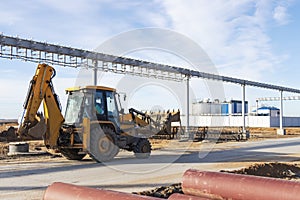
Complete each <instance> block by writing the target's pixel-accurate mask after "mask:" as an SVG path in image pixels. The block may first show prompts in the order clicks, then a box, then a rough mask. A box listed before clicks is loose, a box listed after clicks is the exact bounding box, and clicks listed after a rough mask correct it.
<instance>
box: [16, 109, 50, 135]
mask: <svg viewBox="0 0 300 200" xmlns="http://www.w3.org/2000/svg"><path fill="white" fill-rule="evenodd" d="M46 129H47V126H46V123H45V118H44V116H43V115H42V114H39V113H38V115H37V116H36V117H35V122H34V123H32V124H30V125H29V124H26V123H24V124H22V126H20V127H19V130H18V135H19V136H20V137H21V138H23V139H35V140H40V139H43V136H44V134H45V133H46Z"/></svg>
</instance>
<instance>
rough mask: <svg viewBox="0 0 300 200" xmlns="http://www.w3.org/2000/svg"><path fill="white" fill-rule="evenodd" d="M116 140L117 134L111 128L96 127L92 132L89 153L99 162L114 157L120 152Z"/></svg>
mask: <svg viewBox="0 0 300 200" xmlns="http://www.w3.org/2000/svg"><path fill="white" fill-rule="evenodd" d="M116 141H117V135H116V133H115V131H114V130H112V129H111V128H109V127H103V128H100V127H98V128H94V129H93V130H91V132H90V149H89V155H90V156H91V157H92V158H93V159H94V160H96V161H97V162H105V161H109V160H111V159H113V158H114V157H115V156H116V155H117V154H118V153H119V147H118V146H117V145H116Z"/></svg>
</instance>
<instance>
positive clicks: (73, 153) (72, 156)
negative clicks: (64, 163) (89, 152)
mask: <svg viewBox="0 0 300 200" xmlns="http://www.w3.org/2000/svg"><path fill="white" fill-rule="evenodd" d="M78 152H79V149H60V153H61V154H62V155H63V156H64V157H65V158H66V159H68V160H82V159H83V157H84V156H85V155H86V154H78Z"/></svg>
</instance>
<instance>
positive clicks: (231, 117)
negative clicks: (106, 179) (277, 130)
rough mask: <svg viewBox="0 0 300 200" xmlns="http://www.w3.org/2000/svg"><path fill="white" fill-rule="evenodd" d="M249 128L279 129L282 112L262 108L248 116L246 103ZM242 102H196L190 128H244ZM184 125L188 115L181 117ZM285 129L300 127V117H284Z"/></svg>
mask: <svg viewBox="0 0 300 200" xmlns="http://www.w3.org/2000/svg"><path fill="white" fill-rule="evenodd" d="M245 104H246V106H245V107H246V108H245V115H246V116H245V118H246V120H245V121H246V126H247V127H279V123H280V119H279V117H280V110H279V109H278V108H275V107H261V108H258V109H257V111H256V110H254V111H252V112H251V113H249V115H248V102H246V103H245ZM241 112H242V106H241V101H236V100H232V101H230V102H224V103H219V102H217V101H214V102H209V101H208V102H204V101H200V102H196V103H194V104H193V105H192V113H191V115H190V118H189V123H190V126H194V127H201V126H211V127H241V126H243V117H242V114H241ZM181 121H182V125H183V126H186V122H187V120H186V115H184V113H183V115H182V116H181ZM283 127H300V117H283Z"/></svg>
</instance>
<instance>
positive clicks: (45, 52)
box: [0, 35, 300, 94]
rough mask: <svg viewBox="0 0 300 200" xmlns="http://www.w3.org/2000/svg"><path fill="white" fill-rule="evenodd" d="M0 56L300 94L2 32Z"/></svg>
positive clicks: (175, 79)
mask: <svg viewBox="0 0 300 200" xmlns="http://www.w3.org/2000/svg"><path fill="white" fill-rule="evenodd" d="M0 57H2V58H9V59H21V60H25V61H31V62H38V63H41V62H46V63H48V64H52V65H60V66H64V67H75V68H77V67H86V68H92V69H95V70H100V71H105V72H113V73H119V74H132V75H136V76H142V77H153V78H159V79H165V80H174V81H183V80H185V79H187V78H192V77H195V78H203V79H210V80H216V81H223V82H229V83H234V84H240V85H245V86H254V87H260V88H266V89H273V90H279V91H285V92H292V93H299V94H300V90H299V89H294V88H289V87H282V86H277V85H272V84H266V83H261V82H256V81H249V80H244V79H238V78H232V77H228V76H220V75H216V74H210V73H205V72H200V71H195V70H190V69H185V68H181V67H175V66H169V65H164V64H158V63H152V62H147V61H142V60H136V59H131V58H125V57H119V56H114V55H108V54H103V53H99V52H94V51H87V50H82V49H77V48H72V47H66V46H60V45H55V44H50V43H46V42H38V41H34V40H28V39H21V38H18V37H11V36H6V35H0Z"/></svg>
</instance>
